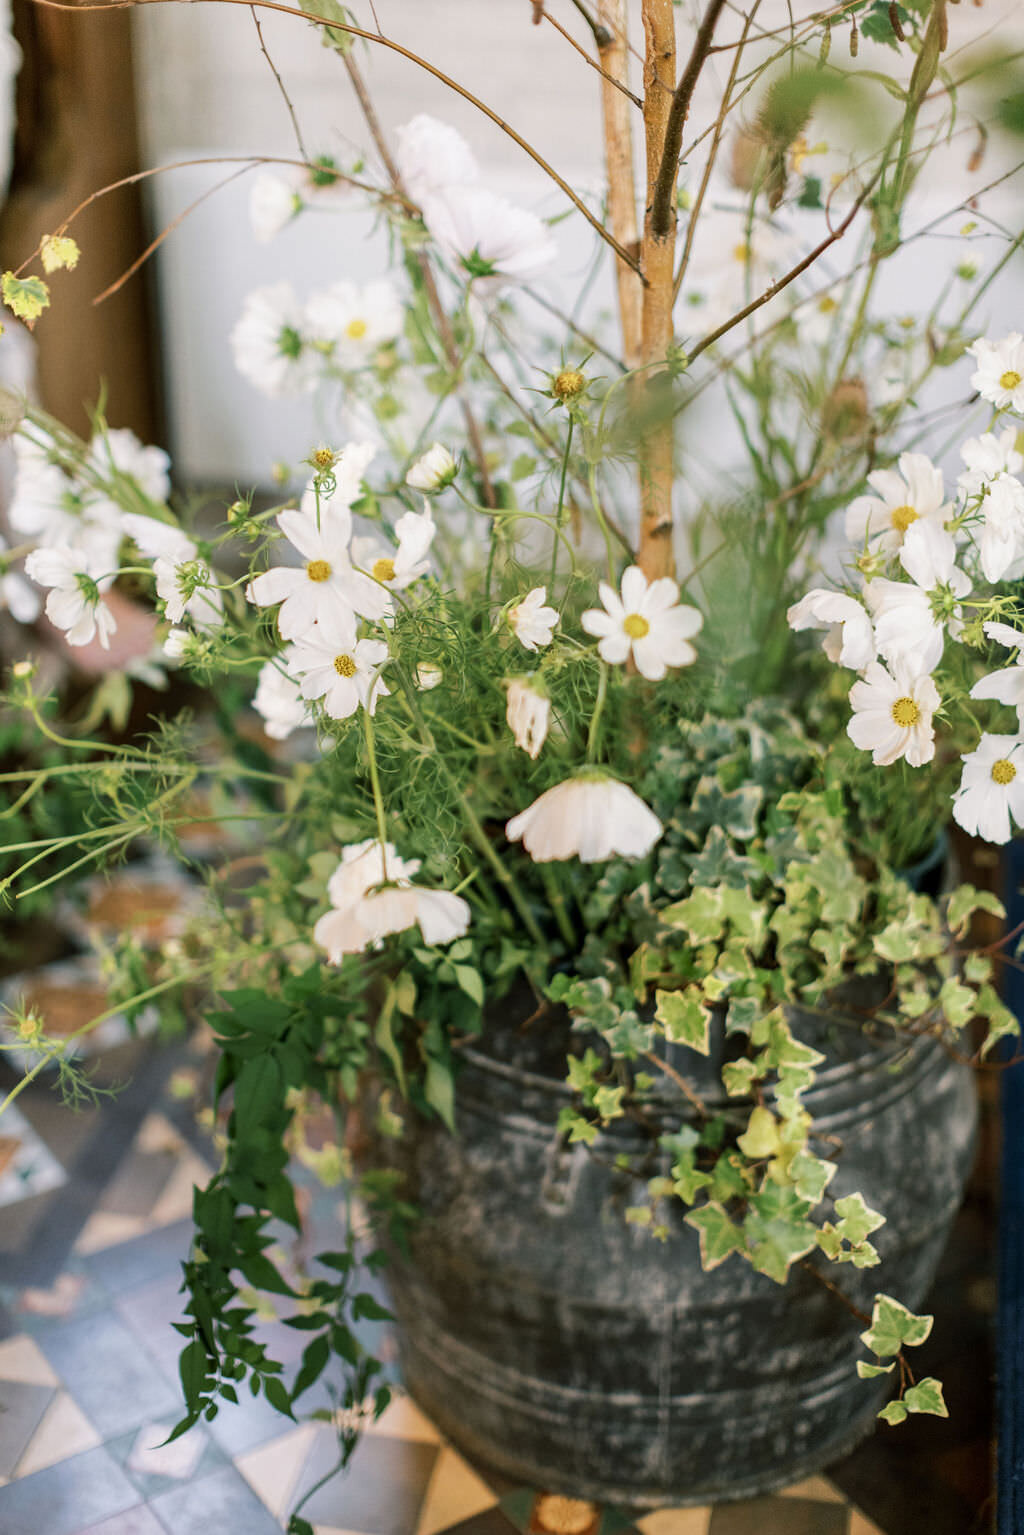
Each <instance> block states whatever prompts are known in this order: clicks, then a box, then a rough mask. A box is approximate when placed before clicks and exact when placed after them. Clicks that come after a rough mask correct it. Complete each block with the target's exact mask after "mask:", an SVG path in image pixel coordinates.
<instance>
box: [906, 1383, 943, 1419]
mask: <svg viewBox="0 0 1024 1535" xmlns="http://www.w3.org/2000/svg"><path fill="white" fill-rule="evenodd" d="M903 1405H904V1407H906V1409H907V1411H908V1412H929V1413H932V1414H933V1415H934V1416H935V1417H936V1418H948V1417H949V1409H948V1407H947V1406H946V1403H945V1401H944V1400H943V1396H942V1382H941V1381H940V1380H936V1379H935V1378H934V1376H932V1375H926V1376H925V1378H924V1379H923V1380H919V1381H918V1383H917V1385H916V1386H911V1387H910V1390H909V1391H906V1392H905V1393H904V1396H903Z"/></svg>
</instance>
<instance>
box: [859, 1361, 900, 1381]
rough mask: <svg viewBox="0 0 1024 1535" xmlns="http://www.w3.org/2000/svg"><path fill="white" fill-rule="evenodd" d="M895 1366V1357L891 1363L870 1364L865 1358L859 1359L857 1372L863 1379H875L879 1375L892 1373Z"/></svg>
mask: <svg viewBox="0 0 1024 1535" xmlns="http://www.w3.org/2000/svg"><path fill="white" fill-rule="evenodd" d="M895 1368H896V1361H895V1359H894V1360H893V1361H892V1363H891V1364H868V1363H867V1361H866V1360H864V1359H858V1360H857V1374H858V1375H859V1376H860V1378H861V1380H874V1379H875V1378H876V1376H879V1375H891V1374H892V1372H893V1370H895Z"/></svg>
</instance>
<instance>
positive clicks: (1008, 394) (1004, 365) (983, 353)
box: [967, 330, 1024, 840]
mask: <svg viewBox="0 0 1024 1535" xmlns="http://www.w3.org/2000/svg"><path fill="white" fill-rule="evenodd" d="M967 350H968V352H970V354H971V355H972V356H973V358H974V360H975V362H976V363H977V364H978V367H977V370H976V372H974V373H972V374H971V388H972V389H976V390H977V391H978V393H979V394H980V395H981V398H982V399H983V400H989V401H990V402H991V403H992V404H993V405H994V406H995V407H996V409H997V410H1016V411H1022V410H1024V336H1021V334H1020V332H1019V331H1015V330H1014V331H1011V332H1010V334H1009V335H1008V336H1004V337H1003V339H1002V341H989V340H988V339H987V338H986V337H984V336H982V337H981V338H980V339H979V340H977V341H974V342H972V343H971V345H970V346H969V347H968V348H967ZM990 840H991V839H990Z"/></svg>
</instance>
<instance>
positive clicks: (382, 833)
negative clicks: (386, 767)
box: [363, 709, 388, 879]
mask: <svg viewBox="0 0 1024 1535" xmlns="http://www.w3.org/2000/svg"><path fill="white" fill-rule="evenodd" d="M363 729H364V731H365V734H366V757H367V761H368V763H369V766H370V787H371V788H372V790H373V808H374V810H375V811H376V813H377V837H378V839H379V841H380V860H381V869H382V871H383V874H384V878H385V879H387V877H388V871H387V862H386V860H387V854H386V851H385V849H386V848H387V845H388V836H387V828H386V825H385V817H384V796H383V794H382V793H381V790H380V774H379V773H378V771H377V750H376V747H375V745H374V740H373V721H372V719H371V718H370V711H369V709H364V710H363Z"/></svg>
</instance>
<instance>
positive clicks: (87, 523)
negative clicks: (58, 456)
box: [8, 434, 123, 570]
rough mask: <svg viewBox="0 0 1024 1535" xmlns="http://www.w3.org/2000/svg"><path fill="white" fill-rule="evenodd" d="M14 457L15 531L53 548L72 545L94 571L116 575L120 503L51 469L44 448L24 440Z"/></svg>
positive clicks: (12, 509)
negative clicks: (99, 569) (15, 468)
mask: <svg viewBox="0 0 1024 1535" xmlns="http://www.w3.org/2000/svg"><path fill="white" fill-rule="evenodd" d="M14 453H15V460H16V463H17V472H16V477H15V482H14V492H13V496H12V499H11V505H10V508H9V510H8V521H9V522H10V525H11V527H12V528H13V529H14V531H15V532H16V533H24V534H25V535H26V537H29V538H34V539H36V540H37V541H38V542H39V543H40V544H44V545H46V546H48V547H51V548H53V547H56V546H57V545H58V544H71V545H72V546H73V547H74V548H76V549H81V550H83V551H84V552H85V553H86V554H87V555H88V558H89V561H90V566H96V567H98V568H101V569H103V570H114V569H116V567H117V551H118V548H119V546H120V543H121V521H122V515H123V514H122V513H121V511H120V509H119V508H118V507H117V506H116V505H115V503H114V502H113V501H111V500H110V499H109V498H108V497H106V496H103V497H101V496H98V494H97V492H96V490H95V488H94V487H88V486H85V485H82V484H80V483H79V482H78V480H76V479H72V478H71V476H70V475H68V474H65V472H64V470H63V469H61V467H60V466H59V464H55V463H52V462H51V461H50V459H49V457H48V449H47V445H46V443H45V442H42V441H37V440H35V439H32V438H29V437H26V436H23V435H20V434H19V435H18V436H16V437H15V438H14Z"/></svg>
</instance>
